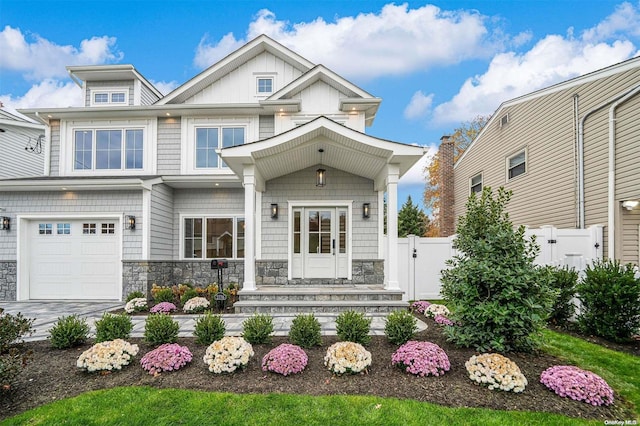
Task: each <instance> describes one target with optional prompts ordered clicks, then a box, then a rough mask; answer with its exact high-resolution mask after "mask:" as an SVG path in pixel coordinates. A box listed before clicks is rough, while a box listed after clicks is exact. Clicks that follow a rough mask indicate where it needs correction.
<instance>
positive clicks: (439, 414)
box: [2, 387, 602, 426]
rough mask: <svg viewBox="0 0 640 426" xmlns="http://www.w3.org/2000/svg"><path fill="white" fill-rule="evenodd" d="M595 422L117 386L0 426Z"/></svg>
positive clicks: (359, 399)
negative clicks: (25, 425) (26, 425)
mask: <svg viewBox="0 0 640 426" xmlns="http://www.w3.org/2000/svg"><path fill="white" fill-rule="evenodd" d="M24 424H28V425H82V426H88V425H130V426H136V425H148V424H153V425H154V426H161V425H207V424H216V425H278V426H282V425H322V426H325V425H360V424H366V425H385V426H387V425H421V426H422V425H425V424H434V425H435V424H455V425H501V426H503V425H523V424H554V425H582V424H602V422H585V421H582V420H577V419H569V418H567V417H563V416H560V415H552V414H547V413H529V412H514V411H494V410H487V409H472V408H447V407H441V406H438V405H434V404H429V403H424V402H418V401H412V400H398V399H392V398H379V397H372V396H307V395H283V394H271V395H237V394H230V393H210V392H203V391H191V390H179V389H155V388H149V387H125V388H114V389H109V390H100V391H94V392H89V393H85V394H83V395H80V396H78V397H76V398H71V399H66V400H62V401H58V402H55V403H52V404H49V405H46V406H42V407H39V408H36V409H34V410H31V411H28V412H26V413H23V414H21V415H18V416H16V417H14V418H12V419H9V420H6V421H5V422H3V423H2V425H24Z"/></svg>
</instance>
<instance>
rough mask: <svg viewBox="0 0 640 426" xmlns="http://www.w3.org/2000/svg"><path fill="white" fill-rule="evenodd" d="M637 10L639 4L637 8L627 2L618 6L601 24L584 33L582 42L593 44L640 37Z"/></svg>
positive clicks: (639, 16) (639, 19) (639, 5)
mask: <svg viewBox="0 0 640 426" xmlns="http://www.w3.org/2000/svg"><path fill="white" fill-rule="evenodd" d="M639 8H640V2H639V3H638V7H635V6H633V4H631V3H628V2H624V3H622V4H620V5H618V6H617V7H616V10H615V11H614V12H613V13H612V14H611V15H609V16H607V17H606V18H605V19H604V20H602V22H600V23H599V24H598V25H596V26H595V27H593V28H589V29H587V30H586V31H584V33H583V34H582V38H583V40H585V41H587V42H592V43H595V42H599V41H605V40H608V39H611V38H612V37H623V38H626V36H627V35H632V36H640V10H639Z"/></svg>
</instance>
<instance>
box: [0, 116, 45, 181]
mask: <svg viewBox="0 0 640 426" xmlns="http://www.w3.org/2000/svg"><path fill="white" fill-rule="evenodd" d="M2 128H3V129H4V130H5V131H4V132H0V149H2V154H1V155H0V179H1V178H14V177H29V176H41V175H42V174H43V172H44V156H45V150H44V144H48V143H49V141H47V140H43V141H42V144H43V149H42V152H40V153H39V154H38V153H36V152H29V151H27V150H25V147H26V146H27V143H28V142H30V143H31V146H33V145H34V144H35V143H36V141H37V139H38V136H39V135H44V129H30V128H26V127H21V126H12V125H10V124H3V125H2Z"/></svg>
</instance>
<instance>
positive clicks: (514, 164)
mask: <svg viewBox="0 0 640 426" xmlns="http://www.w3.org/2000/svg"><path fill="white" fill-rule="evenodd" d="M526 171H527V151H526V150H525V149H523V150H522V151H520V152H518V153H517V154H515V155H512V156H511V157H509V158H508V159H507V180H511V179H513V178H515V177H517V176H520V175H522V174H524V173H525V172H526Z"/></svg>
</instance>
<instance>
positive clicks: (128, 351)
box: [76, 339, 138, 371]
mask: <svg viewBox="0 0 640 426" xmlns="http://www.w3.org/2000/svg"><path fill="white" fill-rule="evenodd" d="M137 354H138V345H132V344H131V343H129V342H126V341H124V340H122V339H116V340H108V341H106V342H100V343H96V344H95V345H93V346H92V347H90V348H89V349H87V350H86V351H84V352H83V353H82V354H81V355H80V356H79V357H78V361H77V362H76V365H77V366H78V368H84V369H85V370H87V371H100V370H107V371H111V370H121V369H122V367H124V366H125V365H128V364H129V363H130V362H131V360H132V359H133V357H134V356H136V355H137Z"/></svg>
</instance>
